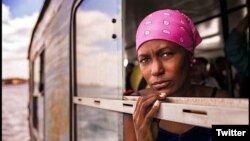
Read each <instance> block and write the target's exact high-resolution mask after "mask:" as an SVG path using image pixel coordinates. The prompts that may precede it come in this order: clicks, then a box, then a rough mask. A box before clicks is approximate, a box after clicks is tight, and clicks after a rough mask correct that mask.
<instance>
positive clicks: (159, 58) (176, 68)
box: [124, 9, 225, 141]
mask: <svg viewBox="0 0 250 141" xmlns="http://www.w3.org/2000/svg"><path fill="white" fill-rule="evenodd" d="M200 42H201V37H200V35H199V33H198V32H197V30H196V28H195V26H194V24H193V23H192V21H191V20H190V19H189V18H188V17H187V16H186V15H184V14H183V13H181V12H180V11H178V10H171V9H166V10H159V11H156V12H153V13H151V14H149V15H148V16H147V17H145V18H144V19H143V20H142V22H141V23H140V25H139V27H138V29H137V33H136V51H137V59H138V61H139V66H140V70H141V72H142V75H143V77H144V78H145V79H146V81H147V83H148V84H149V85H150V89H147V90H143V91H139V93H137V94H139V95H141V96H140V97H139V99H138V101H137V104H136V108H135V111H134V113H133V117H132V116H130V115H125V120H124V122H125V123H124V127H125V140H127V141H135V140H137V141H155V140H157V141H160V140H165V141H166V140H169V141H170V140H171V141H175V140H192V141H206V140H210V139H211V135H210V134H211V133H210V130H209V129H207V128H201V127H194V126H193V125H188V124H182V123H177V122H171V121H166V120H160V121H156V120H155V119H154V118H153V117H154V116H155V115H156V114H157V112H158V110H159V108H160V100H162V99H164V98H165V97H167V96H178V97H179V96H182V97H190V96H191V97H210V96H211V92H212V88H209V87H205V86H198V85H197V86H196V85H192V84H191V83H190V77H189V76H190V67H191V65H190V64H191V60H192V57H193V53H194V48H195V47H196V46H197V45H198V44H199V43H200ZM215 94H216V96H221V97H223V96H225V92H222V91H220V90H218V91H217V92H216V93H215Z"/></svg>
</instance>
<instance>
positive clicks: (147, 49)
mask: <svg viewBox="0 0 250 141" xmlns="http://www.w3.org/2000/svg"><path fill="white" fill-rule="evenodd" d="M137 58H138V61H139V66H140V69H141V72H142V75H143V76H144V78H145V79H146V81H147V83H148V84H149V85H150V86H151V87H152V88H153V89H155V90H157V91H158V92H164V93H166V94H167V95H172V94H175V93H180V91H181V89H182V87H183V86H184V84H187V83H188V75H189V66H190V59H191V54H190V53H188V51H186V50H185V49H183V48H182V47H181V46H179V45H177V44H175V43H173V42H169V41H165V40H151V41H147V42H145V43H144V44H142V46H141V47H140V48H139V50H138V52H137Z"/></svg>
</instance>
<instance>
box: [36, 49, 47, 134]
mask: <svg viewBox="0 0 250 141" xmlns="http://www.w3.org/2000/svg"><path fill="white" fill-rule="evenodd" d="M44 102H45V101H44V51H43V52H42V53H41V55H39V56H38V57H37V58H36V59H35V61H34V92H33V124H34V125H33V126H34V127H35V128H36V130H37V131H38V133H39V137H40V138H41V139H43V138H44Z"/></svg>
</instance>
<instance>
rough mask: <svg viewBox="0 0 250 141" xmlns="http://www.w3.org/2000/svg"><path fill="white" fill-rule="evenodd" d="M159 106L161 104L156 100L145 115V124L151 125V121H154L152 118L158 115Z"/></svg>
mask: <svg viewBox="0 0 250 141" xmlns="http://www.w3.org/2000/svg"><path fill="white" fill-rule="evenodd" d="M160 104H161V102H160V101H159V100H156V101H155V102H154V104H153V106H152V108H151V109H150V111H149V112H148V113H147V114H146V117H145V124H151V122H152V120H153V119H154V117H155V116H156V114H157V113H158V111H159V109H160Z"/></svg>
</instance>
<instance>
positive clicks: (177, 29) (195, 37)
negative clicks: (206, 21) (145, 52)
mask: <svg viewBox="0 0 250 141" xmlns="http://www.w3.org/2000/svg"><path fill="white" fill-rule="evenodd" d="M154 39H162V40H167V41H171V42H174V43H176V44H178V45H180V46H182V47H183V48H184V49H186V50H188V51H189V52H191V53H194V48H195V47H196V46H197V45H198V44H199V43H200V42H201V41H202V39H201V37H200V35H199V33H198V31H197V29H196V28H195V26H194V24H193V22H192V21H191V20H190V19H189V18H188V17H187V16H186V15H185V14H183V13H181V12H180V11H179V10H172V9H165V10H159V11H156V12H153V13H151V14H150V15H148V16H146V17H145V18H144V19H143V20H142V21H141V23H140V25H139V26H138V29H137V32H136V50H138V49H139V48H140V46H141V45H142V44H143V43H144V42H146V41H149V40H154Z"/></svg>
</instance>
